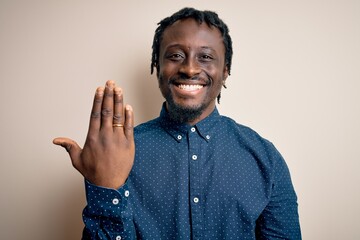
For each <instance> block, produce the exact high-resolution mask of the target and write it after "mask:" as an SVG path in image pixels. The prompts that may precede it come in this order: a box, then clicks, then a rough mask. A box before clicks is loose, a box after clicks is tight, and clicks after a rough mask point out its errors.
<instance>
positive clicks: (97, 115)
mask: <svg viewBox="0 0 360 240" xmlns="http://www.w3.org/2000/svg"><path fill="white" fill-rule="evenodd" d="M103 97H104V88H103V87H98V88H97V89H96V93H95V96H94V102H93V106H92V109H91V115H90V124H89V134H95V133H97V132H99V130H100V124H101V105H102V102H103Z"/></svg>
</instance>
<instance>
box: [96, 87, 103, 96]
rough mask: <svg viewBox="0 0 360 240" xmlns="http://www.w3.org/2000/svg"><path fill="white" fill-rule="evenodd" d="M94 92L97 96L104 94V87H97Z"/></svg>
mask: <svg viewBox="0 0 360 240" xmlns="http://www.w3.org/2000/svg"><path fill="white" fill-rule="evenodd" d="M96 94H97V95H98V96H102V95H104V88H102V87H98V88H97V89H96Z"/></svg>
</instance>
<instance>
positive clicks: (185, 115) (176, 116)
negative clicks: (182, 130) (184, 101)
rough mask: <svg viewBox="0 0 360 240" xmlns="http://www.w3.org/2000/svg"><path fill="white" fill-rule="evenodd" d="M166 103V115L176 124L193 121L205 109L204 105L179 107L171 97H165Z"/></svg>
mask: <svg viewBox="0 0 360 240" xmlns="http://www.w3.org/2000/svg"><path fill="white" fill-rule="evenodd" d="M165 99H166V102H167V104H168V109H167V110H168V113H169V116H170V118H171V119H172V120H173V121H175V122H177V123H188V122H191V121H194V120H195V119H197V118H198V117H200V115H201V114H202V113H203V111H204V110H205V109H206V107H207V105H206V104H200V105H194V106H181V105H180V104H177V103H176V102H175V101H174V99H173V98H172V96H171V95H170V94H169V96H166V98H165Z"/></svg>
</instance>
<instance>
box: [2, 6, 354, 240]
mask: <svg viewBox="0 0 360 240" xmlns="http://www.w3.org/2000/svg"><path fill="white" fill-rule="evenodd" d="M185 6H192V7H196V8H199V9H202V10H205V9H208V10H214V11H216V12H217V13H218V14H219V15H220V17H221V18H222V19H223V20H224V21H225V22H226V23H227V24H228V26H229V28H230V33H231V36H232V38H233V48H234V58H233V66H232V74H231V76H230V77H229V78H228V80H227V86H228V88H227V89H226V90H224V91H223V93H222V101H221V104H220V105H218V109H219V111H220V113H221V114H223V115H227V116H230V117H232V118H233V119H235V120H236V121H237V122H239V123H242V124H244V125H247V126H250V127H251V128H253V129H255V130H256V131H257V132H259V133H260V134H261V135H262V136H263V137H265V138H267V139H269V140H270V141H272V142H273V143H274V144H275V146H276V147H277V148H278V149H279V151H280V152H281V153H282V154H283V156H284V158H285V159H286V161H287V164H288V166H289V168H290V171H291V175H292V179H293V183H294V186H295V188H296V191H297V194H298V198H299V213H300V221H301V227H302V233H303V238H304V239H316V240H318V239H326V240H332V239H333V240H337V239H342V240H343V239H360V231H359V227H360V224H359V223H360V221H359V218H358V217H359V215H360V207H359V203H360V187H359V183H360V175H359V170H360V144H359V137H360V136H359V134H360V127H359V123H360V94H359V90H360V1H358V0H332V1H331V0H327V1H325V0H323V1H321V0H302V1H295V0H294V1H291V0H273V1H267V0H259V1H245V0H224V1H215V0H214V1H211V0H207V1H202V0H201V1H171V0H168V1H164V0H163V1H161V0H152V1H145V0H144V1H139V0H138V1H136V0H134V1H120V0H32V1H27V0H0V89H1V94H0V109H1V115H0V123H1V124H0V136H1V140H0V141H1V142H0V148H1V151H0V164H1V165H0V178H1V179H0V189H1V195H0V196H1V197H0V239H6V240H7V239H11V240H12V239H31V240H32V239H36V240H38V239H40V240H41V239H52V240H63V239H80V236H81V231H82V228H83V223H82V216H81V215H82V209H83V207H84V206H85V204H86V203H85V197H84V187H83V178H82V176H81V175H80V174H79V173H78V172H77V171H76V170H75V169H73V168H72V166H71V163H70V160H69V158H68V155H67V153H66V152H65V151H64V150H63V149H62V148H60V147H57V146H55V145H53V144H52V139H53V138H54V137H57V136H67V137H71V138H73V139H75V140H77V141H78V142H79V143H80V145H83V143H84V139H85V137H86V133H87V127H88V119H89V112H90V108H91V104H92V98H93V94H94V92H95V89H96V87H98V86H100V85H103V84H104V83H105V81H106V80H108V79H113V80H115V81H116V82H117V84H118V85H120V86H122V88H123V89H124V92H125V101H126V102H127V103H130V104H131V105H132V106H133V107H134V110H135V114H136V123H137V124H138V123H141V122H144V121H146V120H149V119H152V118H154V117H156V116H157V115H158V114H159V112H160V107H161V103H162V102H163V99H162V97H161V95H160V92H159V90H158V87H157V80H156V77H155V76H153V75H150V59H151V44H152V38H153V33H154V30H155V28H156V26H157V23H158V22H159V21H160V20H161V19H163V18H164V17H167V16H169V15H171V14H172V13H174V12H175V11H177V10H179V9H180V8H182V7H185Z"/></svg>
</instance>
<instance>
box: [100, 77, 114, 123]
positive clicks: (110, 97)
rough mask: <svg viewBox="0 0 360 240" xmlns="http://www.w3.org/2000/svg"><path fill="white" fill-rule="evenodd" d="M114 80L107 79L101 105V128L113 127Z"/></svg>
mask: <svg viewBox="0 0 360 240" xmlns="http://www.w3.org/2000/svg"><path fill="white" fill-rule="evenodd" d="M114 87H115V83H114V81H111V80H109V81H107V82H106V85H105V92H104V98H103V102H102V107H101V128H104V129H107V130H108V129H111V130H112V124H113V115H114Z"/></svg>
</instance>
